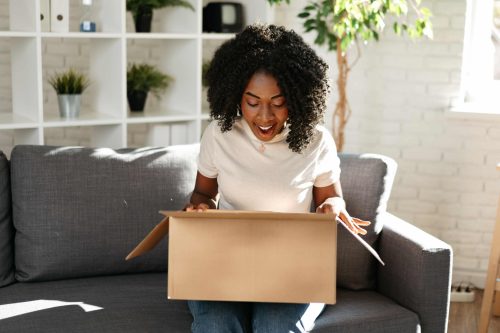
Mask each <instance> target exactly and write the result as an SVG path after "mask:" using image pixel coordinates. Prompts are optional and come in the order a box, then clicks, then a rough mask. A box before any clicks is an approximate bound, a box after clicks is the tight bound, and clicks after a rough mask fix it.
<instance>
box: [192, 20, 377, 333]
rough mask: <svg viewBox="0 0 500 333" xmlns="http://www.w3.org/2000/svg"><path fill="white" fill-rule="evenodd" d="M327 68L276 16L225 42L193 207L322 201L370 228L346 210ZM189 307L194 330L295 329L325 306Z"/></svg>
mask: <svg viewBox="0 0 500 333" xmlns="http://www.w3.org/2000/svg"><path fill="white" fill-rule="evenodd" d="M327 68H328V66H327V65H326V64H325V62H324V61H323V60H321V58H319V57H318V56H317V55H316V54H315V52H314V51H313V50H312V49H311V48H310V47H309V46H308V45H307V44H306V43H305V42H304V41H303V40H302V38H301V37H300V36H299V35H297V34H296V33H295V32H293V31H289V30H286V29H285V28H283V27H277V26H274V25H269V26H266V25H252V26H248V27H247V28H246V29H245V30H244V31H242V32H241V33H239V34H238V35H237V36H236V37H235V38H233V39H231V40H229V41H227V42H225V43H224V44H223V45H222V46H221V47H220V48H219V49H218V50H217V51H216V53H215V55H214V57H213V59H212V62H211V66H210V69H209V71H208V73H207V80H208V83H209V89H208V101H209V103H210V109H211V117H212V118H213V119H214V120H215V121H213V122H212V123H211V124H210V125H209V126H208V127H207V129H206V130H205V133H204V135H203V138H202V140H201V147H200V155H199V158H198V174H197V177H196V184H195V188H194V190H193V194H192V196H191V200H190V203H188V204H187V205H186V210H205V209H215V208H218V209H237V210H258V211H280V212H301V213H304V212H309V211H310V209H311V202H312V204H313V206H314V209H315V210H316V212H318V213H329V214H333V215H335V216H339V217H340V218H341V219H342V221H343V222H344V223H345V224H346V225H347V226H348V227H349V228H350V229H351V230H353V231H354V232H356V233H361V234H364V233H366V231H365V230H363V229H362V228H361V226H367V225H368V224H369V222H367V221H362V220H359V219H356V218H352V217H351V216H350V215H349V213H348V212H347V211H346V205H345V202H344V200H343V199H342V190H341V186H340V182H339V176H340V168H339V159H338V157H337V151H336V148H335V143H334V141H333V139H332V136H331V135H330V134H329V133H328V131H327V130H326V129H325V128H324V127H322V126H320V125H319V123H320V122H321V121H322V118H323V113H324V110H325V101H326V97H327V93H328V89H329V86H328V82H327V74H326V71H327ZM217 197H218V203H217V202H216V198H217ZM332 220H334V219H333V218H332ZM332 223H334V222H332ZM189 308H190V310H191V313H192V314H193V317H194V321H193V325H192V330H193V332H203V333H207V332H208V333H209V332H218V333H221V332H270V333H271V332H273V333H274V332H276V333H281V332H284V333H288V332H305V331H306V329H307V327H306V326H310V325H311V324H312V323H313V322H314V320H315V319H316V317H317V316H318V315H319V313H320V312H321V310H322V308H323V305H322V304H314V305H310V304H281V303H280V304H278V303H249V302H208V301H190V302H189ZM306 317H307V318H306Z"/></svg>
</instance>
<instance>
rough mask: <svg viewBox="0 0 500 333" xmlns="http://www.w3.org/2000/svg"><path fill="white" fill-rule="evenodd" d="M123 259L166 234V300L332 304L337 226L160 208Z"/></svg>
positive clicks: (306, 218)
mask: <svg viewBox="0 0 500 333" xmlns="http://www.w3.org/2000/svg"><path fill="white" fill-rule="evenodd" d="M160 213H161V214H163V215H165V216H166V217H165V219H164V220H163V221H162V222H160V224H158V225H157V226H156V227H155V228H154V229H153V230H152V231H151V232H150V234H149V235H148V236H146V238H145V239H144V240H143V241H142V242H141V243H140V244H139V245H138V246H137V247H136V248H135V249H134V250H133V251H132V252H131V253H130V254H129V255H128V256H127V259H131V258H133V257H135V256H138V255H141V254H143V253H144V252H146V251H149V250H150V249H152V248H153V247H154V246H155V245H156V244H157V243H158V242H159V241H160V240H161V239H162V238H163V237H164V236H165V235H166V234H167V233H169V250H168V271H169V273H168V298H170V299H183V300H224V301H252V302H285V303H311V302H321V303H327V304H334V303H335V298H336V255H337V223H336V222H335V220H332V216H331V215H327V214H296V213H271V212H244V211H222V210H209V211H206V212H180V211H175V212H168V211H162V212H160Z"/></svg>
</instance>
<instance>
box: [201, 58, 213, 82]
mask: <svg viewBox="0 0 500 333" xmlns="http://www.w3.org/2000/svg"><path fill="white" fill-rule="evenodd" d="M211 63H212V61H211V60H205V61H203V65H202V66H201V85H202V86H203V87H205V88H206V87H208V80H207V72H208V69H209V68H210V64H211Z"/></svg>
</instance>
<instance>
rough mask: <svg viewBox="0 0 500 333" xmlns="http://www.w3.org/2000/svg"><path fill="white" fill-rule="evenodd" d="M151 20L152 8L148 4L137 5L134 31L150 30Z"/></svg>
mask: <svg viewBox="0 0 500 333" xmlns="http://www.w3.org/2000/svg"><path fill="white" fill-rule="evenodd" d="M152 20H153V8H151V7H150V6H139V8H137V13H135V17H134V22H135V31H136V32H151V21H152Z"/></svg>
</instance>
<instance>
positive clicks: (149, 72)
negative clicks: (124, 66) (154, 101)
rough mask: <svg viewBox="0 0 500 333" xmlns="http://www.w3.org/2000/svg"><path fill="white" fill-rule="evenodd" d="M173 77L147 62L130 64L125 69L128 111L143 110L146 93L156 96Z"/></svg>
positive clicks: (158, 96) (165, 87) (157, 96)
mask: <svg viewBox="0 0 500 333" xmlns="http://www.w3.org/2000/svg"><path fill="white" fill-rule="evenodd" d="M172 81H173V78H172V77H170V76H169V75H167V74H165V73H163V72H161V71H160V70H159V69H158V68H156V67H155V66H153V65H149V64H131V65H129V67H128V70H127V98H128V104H129V106H130V111H143V110H144V105H145V104H146V98H147V96H148V93H149V92H151V93H152V94H153V95H154V96H155V97H156V98H160V96H161V95H160V94H161V93H162V92H164V91H165V90H166V89H167V88H168V86H169V85H170V83H171V82H172Z"/></svg>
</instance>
